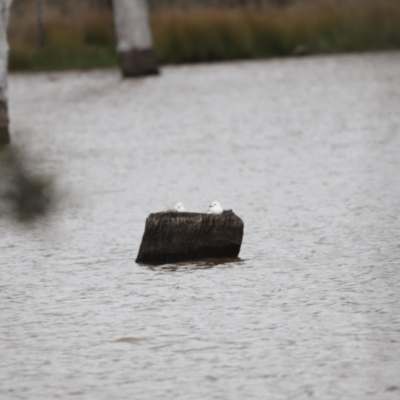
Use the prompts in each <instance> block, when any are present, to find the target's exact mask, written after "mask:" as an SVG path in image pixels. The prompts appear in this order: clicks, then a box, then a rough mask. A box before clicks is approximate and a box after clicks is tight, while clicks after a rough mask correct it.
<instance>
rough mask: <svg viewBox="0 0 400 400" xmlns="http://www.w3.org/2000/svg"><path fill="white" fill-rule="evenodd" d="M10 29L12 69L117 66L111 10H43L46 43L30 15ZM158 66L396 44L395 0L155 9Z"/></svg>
mask: <svg viewBox="0 0 400 400" xmlns="http://www.w3.org/2000/svg"><path fill="white" fill-rule="evenodd" d="M24 15H25V16H24V18H22V17H21V16H20V17H19V19H18V16H15V17H14V18H13V19H12V21H11V26H10V42H11V53H10V68H11V69H12V70H38V69H68V68H91V67H107V66H112V65H116V62H117V56H116V53H115V50H114V47H115V45H114V41H115V39H114V31H113V25H112V16H111V14H110V13H109V12H106V11H103V12H93V11H92V12H90V11H87V12H81V13H79V14H76V15H67V16H65V15H61V14H60V13H59V12H58V13H57V12H56V11H54V10H53V11H52V12H49V13H47V14H46V33H47V40H46V45H45V46H44V47H39V46H38V45H37V43H38V40H37V27H36V21H35V18H34V15H35V13H34V12H30V13H25V14H24ZM151 26H152V31H153V36H154V48H155V52H156V55H157V58H158V60H159V62H160V63H162V64H171V63H173V64H177V63H190V62H205V61H219V60H235V59H250V58H267V57H277V56H288V55H292V54H294V53H310V54H318V53H333V52H350V51H367V50H384V49H395V48H400V2H399V1H396V0H379V1H369V0H364V1H351V2H347V3H343V2H332V1H331V2H326V1H324V2H318V1H308V2H307V1H304V2H297V3H296V2H295V3H294V4H293V5H291V6H288V7H272V6H270V7H263V8H261V9H260V10H258V11H257V10H255V9H254V8H248V9H246V8H236V9H198V10H192V11H179V10H178V11H177V10H175V11H174V10H161V11H160V10H159V11H155V12H153V13H152V15H151Z"/></svg>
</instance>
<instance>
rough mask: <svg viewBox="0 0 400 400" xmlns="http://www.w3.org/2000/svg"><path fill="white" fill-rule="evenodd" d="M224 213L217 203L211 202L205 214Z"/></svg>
mask: <svg viewBox="0 0 400 400" xmlns="http://www.w3.org/2000/svg"><path fill="white" fill-rule="evenodd" d="M222 211H224V210H223V209H222V207H221V204H219V202H218V201H213V202H212V203H211V204H210V205H209V206H208V211H207V214H221V213H222Z"/></svg>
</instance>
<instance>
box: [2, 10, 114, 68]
mask: <svg viewBox="0 0 400 400" xmlns="http://www.w3.org/2000/svg"><path fill="white" fill-rule="evenodd" d="M45 17H46V18H45V34H46V40H45V45H44V46H40V40H39V34H38V28H37V22H36V14H35V9H34V8H32V7H31V8H25V9H23V12H22V13H21V14H17V13H15V14H14V15H13V14H12V15H11V20H10V24H9V42H10V59H9V67H10V69H11V70H45V69H47V70H55V69H71V68H76V69H85V68H93V67H109V66H114V65H116V63H117V55H116V51H115V39H114V26H113V20H112V14H111V13H110V12H107V11H93V10H89V9H85V8H84V9H82V10H80V12H76V13H75V14H69V13H67V14H65V13H63V11H62V10H61V9H57V8H54V7H53V8H49V9H47V11H46V14H45Z"/></svg>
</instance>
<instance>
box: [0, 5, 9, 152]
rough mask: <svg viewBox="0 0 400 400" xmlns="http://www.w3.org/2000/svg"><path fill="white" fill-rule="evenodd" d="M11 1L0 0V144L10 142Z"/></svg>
mask: <svg viewBox="0 0 400 400" xmlns="http://www.w3.org/2000/svg"><path fill="white" fill-rule="evenodd" d="M11 3H12V0H0V145H4V144H8V143H10V135H9V132H8V123H9V121H8V106H7V69H8V42H7V22H8V12H9V8H10V6H11Z"/></svg>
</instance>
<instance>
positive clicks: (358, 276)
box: [0, 52, 400, 400]
mask: <svg viewBox="0 0 400 400" xmlns="http://www.w3.org/2000/svg"><path fill="white" fill-rule="evenodd" d="M9 86H10V88H9V91H10V109H11V119H12V129H13V139H14V143H16V144H17V145H18V146H19V147H22V148H26V149H27V151H28V152H29V154H30V156H31V157H32V159H33V160H36V161H40V163H39V164H38V165H40V168H43V170H45V171H47V173H50V174H54V175H55V176H56V179H57V181H58V190H59V193H60V194H61V195H62V197H63V198H62V199H61V201H60V203H59V206H58V209H57V210H56V212H55V213H54V214H53V216H52V217H51V218H49V219H48V220H46V221H45V222H42V223H37V224H33V225H32V226H30V227H29V228H27V227H25V226H19V225H15V224H13V223H12V222H11V221H8V220H5V219H3V220H1V221H0V230H1V236H0V237H1V239H0V263H1V269H0V278H1V280H0V306H1V321H0V397H1V398H2V399H30V400H35V399H38V400H43V399H55V398H60V399H67V398H68V399H69V398H74V399H104V400H108V399H174V400H176V399H185V400H186V399H309V398H314V399H353V400H354V399H379V400H380V399H398V398H400V373H399V371H400V279H399V278H400V221H399V214H400V53H398V52H394V53H382V54H373V55H372V54H366V55H350V56H327V57H315V58H314V57H313V58H305V59H288V60H275V61H260V62H243V63H224V64H215V65H201V66H183V67H168V68H164V69H163V71H162V75H161V76H160V77H154V78H148V79H143V80H130V81H122V80H121V79H120V78H119V75H118V71H116V70H111V71H96V72H73V73H60V74H59V73H56V74H53V73H51V74H50V73H43V74H35V75H12V76H11V78H10V84H9ZM213 200H219V201H220V202H221V204H222V206H223V207H224V208H225V209H233V210H234V211H235V213H237V214H238V215H239V216H240V217H241V218H242V219H243V220H244V222H245V235H244V241H243V245H242V251H241V254H240V256H241V258H242V259H243V261H241V262H239V263H230V264H229V263H228V264H222V265H215V266H212V265H208V264H204V263H198V264H187V265H179V266H176V265H167V266H160V267H156V268H149V267H146V266H139V265H137V264H135V262H134V260H135V257H136V255H137V251H138V248H139V245H140V240H141V236H142V234H143V229H144V222H145V219H146V217H147V215H148V214H149V213H150V212H155V211H161V210H164V209H166V208H168V207H171V206H173V205H174V204H175V203H176V202H177V201H182V202H183V203H184V205H185V207H186V210H188V211H202V210H204V211H205V210H206V209H207V206H208V205H209V203H210V202H211V201H213Z"/></svg>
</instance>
